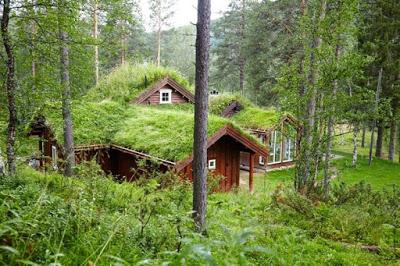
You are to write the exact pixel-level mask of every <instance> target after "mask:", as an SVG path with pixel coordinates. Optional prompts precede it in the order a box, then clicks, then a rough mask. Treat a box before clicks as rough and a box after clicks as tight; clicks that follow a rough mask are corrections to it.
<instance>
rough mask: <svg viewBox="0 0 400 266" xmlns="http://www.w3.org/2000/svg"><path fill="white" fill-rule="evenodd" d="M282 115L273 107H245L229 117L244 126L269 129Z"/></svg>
mask: <svg viewBox="0 0 400 266" xmlns="http://www.w3.org/2000/svg"><path fill="white" fill-rule="evenodd" d="M281 117H282V115H281V114H280V113H279V112H277V111H276V110H275V109H262V108H259V107H245V108H244V109H243V110H241V111H240V112H238V113H236V114H235V115H233V116H232V117H231V119H232V121H234V122H236V123H237V124H238V125H240V126H243V127H246V128H257V129H264V130H267V129H270V128H271V127H273V126H275V125H276V124H277V123H278V122H279V120H280V119H281Z"/></svg>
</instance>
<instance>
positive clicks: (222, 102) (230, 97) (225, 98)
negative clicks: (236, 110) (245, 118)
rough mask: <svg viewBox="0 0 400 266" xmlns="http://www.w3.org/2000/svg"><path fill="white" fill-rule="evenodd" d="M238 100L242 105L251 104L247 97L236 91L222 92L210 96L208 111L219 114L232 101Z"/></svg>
mask: <svg viewBox="0 0 400 266" xmlns="http://www.w3.org/2000/svg"><path fill="white" fill-rule="evenodd" d="M235 101H236V102H239V103H240V104H241V105H242V107H247V106H252V103H251V102H250V100H249V99H247V98H245V97H243V96H241V95H240V94H237V93H223V94H221V95H218V96H212V97H210V104H209V106H210V107H209V109H210V110H209V111H210V113H212V114H215V115H221V113H222V112H223V111H224V110H225V108H226V107H228V105H229V104H231V103H232V102H235Z"/></svg>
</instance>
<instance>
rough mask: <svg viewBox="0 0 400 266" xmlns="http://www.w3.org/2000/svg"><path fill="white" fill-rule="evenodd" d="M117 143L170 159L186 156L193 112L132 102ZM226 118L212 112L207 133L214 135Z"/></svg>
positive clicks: (191, 141)
mask: <svg viewBox="0 0 400 266" xmlns="http://www.w3.org/2000/svg"><path fill="white" fill-rule="evenodd" d="M128 113H129V114H128V117H129V118H128V119H127V120H126V121H125V123H124V124H123V125H122V126H121V130H120V131H119V132H117V134H116V135H115V138H114V140H113V142H114V143H116V144H119V145H123V146H126V147H129V148H132V149H135V150H138V151H142V152H145V153H148V154H151V155H153V156H156V157H160V158H163V159H166V160H170V161H179V160H182V159H185V158H186V157H188V156H189V155H190V154H191V153H192V147H193V124H194V120H193V119H194V118H193V112H186V111H178V110H173V109H169V110H168V109H160V108H158V107H150V106H132V107H131V108H130V110H129V111H128ZM227 123H229V121H228V120H227V119H224V118H221V117H217V116H214V115H210V116H209V123H208V136H212V135H213V134H214V133H216V132H217V131H218V130H219V129H221V128H222V127H223V126H224V125H225V124H227Z"/></svg>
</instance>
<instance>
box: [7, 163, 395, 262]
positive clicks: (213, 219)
mask: <svg viewBox="0 0 400 266" xmlns="http://www.w3.org/2000/svg"><path fill="white" fill-rule="evenodd" d="M85 167H87V168H85ZM85 167H84V166H82V168H81V169H79V171H78V173H79V176H78V178H71V179H66V178H64V177H62V176H60V175H58V174H56V173H48V174H43V173H39V172H35V171H33V170H30V169H27V168H21V169H19V176H18V177H17V178H4V179H2V180H0V191H1V192H0V261H1V262H2V263H3V264H6V265H21V264H29V265H36V264H53V265H60V264H62V265H83V264H84V265H86V264H89V265H94V264H96V265H110V264H112V265H132V264H141V265H143V264H151V265H165V264H170V265H205V264H206V265H250V264H256V265H265V264H273V265H294V264H303V265H322V264H323V265H371V264H372V265H379V264H395V263H396V262H397V261H396V259H397V257H396V256H397V255H396V254H397V253H396V252H395V251H393V249H392V244H393V243H392V242H393V241H392V240H393V239H392V238H391V236H390V234H391V231H390V230H392V229H390V228H389V227H390V226H389V225H392V226H397V225H396V224H393V223H392V222H391V220H388V219H387V217H389V216H390V214H389V213H390V210H392V206H395V204H394V202H395V200H396V198H395V197H393V195H394V194H392V193H389V194H388V193H386V194H384V193H381V194H379V195H380V196H379V197H380V200H378V201H376V200H375V199H374V197H375V196H374V195H376V194H374V193H372V192H371V191H370V190H368V189H367V188H364V187H363V189H361V188H357V191H358V192H359V193H355V194H354V195H355V197H353V198H349V197H347V196H346V195H349V192H350V191H352V189H354V188H340V189H338V190H337V192H335V193H336V194H335V198H336V199H340V200H338V201H332V203H330V204H328V205H318V204H315V203H312V202H307V201H305V200H297V199H296V201H295V202H298V204H297V205H296V206H298V207H299V208H305V209H306V211H305V212H299V211H298V210H297V209H296V208H292V207H290V206H291V205H288V204H286V202H288V201H287V199H289V198H290V197H292V198H293V197H297V196H293V195H292V194H290V192H286V189H284V190H282V194H276V193H275V194H276V195H280V197H281V200H280V201H276V200H275V201H272V202H271V198H270V195H268V194H265V193H261V192H257V193H255V194H253V195H251V194H249V193H248V192H247V191H241V190H238V191H235V192H232V193H216V194H211V195H209V198H208V215H207V222H208V236H201V235H198V234H195V233H193V225H192V220H191V186H190V185H189V184H185V183H182V182H180V181H179V180H176V179H175V178H174V177H173V176H171V175H170V174H165V175H160V176H154V178H151V179H146V180H140V181H139V182H138V183H122V184H118V183H115V182H113V181H112V180H110V179H108V178H107V177H104V176H96V175H95V174H94V173H96V172H97V171H98V169H97V168H96V166H95V165H89V166H85ZM350 195H352V194H350ZM385 195H390V197H386V196H385ZM275 199H276V197H275ZM397 200H398V199H397ZM360 201H362V202H364V203H362V204H361V205H360ZM277 202H279V203H278V204H277ZM375 204H379V206H376V205H375ZM358 205H360V206H359V207H357V206H358ZM382 206H385V207H384V208H382ZM386 206H387V208H386ZM380 208H382V209H381V210H380ZM352 210H354V211H352ZM385 211H386V212H387V214H385ZM380 215H383V216H382V217H380ZM371 219H372V220H373V222H369V221H370V220H371ZM383 223H384V224H383ZM344 225H345V226H344ZM373 227H375V228H376V229H373ZM338 236H340V237H338ZM358 243H363V244H367V243H368V244H371V245H372V244H373V245H378V246H379V247H380V248H381V253H380V254H371V253H368V252H364V251H362V250H361V249H360V248H359V246H358Z"/></svg>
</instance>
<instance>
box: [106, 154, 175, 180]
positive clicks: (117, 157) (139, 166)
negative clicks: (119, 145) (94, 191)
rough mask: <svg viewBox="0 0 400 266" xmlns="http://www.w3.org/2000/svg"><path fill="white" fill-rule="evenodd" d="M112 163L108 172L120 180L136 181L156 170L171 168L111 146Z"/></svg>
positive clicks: (161, 170)
mask: <svg viewBox="0 0 400 266" xmlns="http://www.w3.org/2000/svg"><path fill="white" fill-rule="evenodd" d="M109 154H110V159H109V160H110V164H109V169H108V172H109V173H111V174H112V175H113V176H114V177H116V178H117V179H118V180H121V181H122V180H123V181H135V180H136V179H137V178H138V177H145V176H146V175H150V176H151V175H152V174H153V173H154V172H161V173H165V172H167V171H168V170H169V168H168V167H167V166H165V165H157V164H155V163H153V162H150V161H148V160H147V161H145V163H144V164H143V163H142V162H141V161H142V160H143V159H141V158H139V157H138V156H136V155H134V154H130V153H126V152H122V151H120V150H117V149H113V148H111V149H110V151H109Z"/></svg>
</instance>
